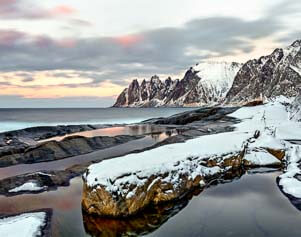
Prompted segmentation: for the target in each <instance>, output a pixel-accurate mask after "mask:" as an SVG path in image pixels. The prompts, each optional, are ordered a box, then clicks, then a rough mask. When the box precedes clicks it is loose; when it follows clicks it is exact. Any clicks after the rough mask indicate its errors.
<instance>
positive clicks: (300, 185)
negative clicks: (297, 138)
mask: <svg viewBox="0 0 301 237" xmlns="http://www.w3.org/2000/svg"><path fill="white" fill-rule="evenodd" d="M290 148H291V149H290V154H289V156H288V160H287V162H288V165H287V168H286V171H285V172H284V174H282V175H280V176H279V178H280V181H279V185H280V186H281V187H282V188H283V191H284V192H285V193H287V194H290V195H292V196H294V197H296V198H301V182H300V181H299V180H298V179H296V178H295V177H296V175H301V170H300V168H299V167H298V166H299V164H300V162H301V156H300V155H301V154H300V151H301V146H299V145H291V147H290Z"/></svg>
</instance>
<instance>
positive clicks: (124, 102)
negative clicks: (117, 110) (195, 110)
mask: <svg viewBox="0 0 301 237" xmlns="http://www.w3.org/2000/svg"><path fill="white" fill-rule="evenodd" d="M241 66H242V65H241V64H239V63H226V62H202V63H199V64H197V65H195V66H194V67H191V68H190V69H189V70H187V71H186V73H185V75H184V77H183V79H182V80H178V79H177V80H172V79H171V78H167V79H166V80H165V81H161V80H160V79H159V77H158V76H153V77H152V78H151V79H150V80H149V81H146V80H143V81H142V82H141V83H139V82H138V81H137V80H133V81H132V83H131V84H130V85H129V87H128V88H126V89H125V90H124V91H123V92H122V93H121V94H120V95H119V97H118V98H117V101H116V103H115V104H114V107H159V106H170V107H172V106H175V107H176V106H201V105H208V104H211V105H212V104H218V103H220V102H222V101H223V99H224V97H225V95H226V93H227V92H228V90H229V89H230V88H231V86H232V83H233V80H234V77H235V75H236V73H237V72H238V70H239V69H240V67H241Z"/></svg>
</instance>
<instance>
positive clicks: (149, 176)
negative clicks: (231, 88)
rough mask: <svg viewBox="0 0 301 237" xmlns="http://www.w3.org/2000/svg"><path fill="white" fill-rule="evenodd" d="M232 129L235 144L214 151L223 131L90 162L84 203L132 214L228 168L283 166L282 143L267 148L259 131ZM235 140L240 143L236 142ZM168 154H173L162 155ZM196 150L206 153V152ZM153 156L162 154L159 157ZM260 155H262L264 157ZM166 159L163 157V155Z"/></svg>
mask: <svg viewBox="0 0 301 237" xmlns="http://www.w3.org/2000/svg"><path fill="white" fill-rule="evenodd" d="M234 134H235V133H233V135H232V134H231V133H225V136H226V137H223V139H225V140H227V139H233V141H234V142H233V143H230V140H229V147H231V146H233V149H232V148H230V149H229V147H225V148H223V149H221V151H216V152H215V151H214V147H215V146H214V144H213V142H216V144H218V140H219V139H220V138H221V136H220V135H217V136H215V135H212V137H211V136H210V144H211V145H208V144H209V143H207V142H208V141H206V139H208V137H201V138H200V141H199V142H197V141H195V139H194V140H190V141H188V142H186V143H185V144H183V145H181V144H177V145H176V146H178V147H177V150H173V147H172V145H169V146H163V147H159V148H158V149H155V150H151V151H149V152H148V153H147V154H145V156H146V157H139V154H136V155H134V156H133V155H132V156H128V157H123V158H120V159H117V160H112V161H104V162H101V163H99V164H95V165H92V166H90V167H89V168H88V170H87V172H86V173H85V175H84V176H83V180H84V187H83V197H82V207H83V209H84V210H85V211H86V212H87V213H89V214H97V215H100V216H109V217H126V216H131V215H134V214H136V213H137V212H139V211H141V210H143V209H144V208H146V207H147V206H149V205H157V204H159V203H162V202H167V201H171V200H176V199H179V198H181V197H183V196H185V195H186V194H187V193H189V192H190V191H191V190H193V189H194V188H196V187H200V186H204V185H206V184H207V183H209V182H210V180H212V179H214V178H217V177H222V176H223V174H225V173H226V171H228V170H229V169H241V168H242V167H257V166H278V167H279V166H281V160H282V159H283V154H284V153H285V150H284V149H281V148H272V150H269V149H267V148H265V147H264V146H261V145H260V144H261V143H260V139H261V135H260V133H259V132H255V134H254V136H252V137H250V138H247V136H246V134H244V135H243V137H240V136H241V135H239V136H237V135H234ZM222 136H224V135H222ZM235 136H237V138H235ZM227 137H228V138H227ZM245 138H247V139H246V140H245ZM211 139H212V140H211ZM237 139H238V140H237ZM257 139H259V140H258V141H259V142H258V141H257ZM237 142H239V143H240V144H241V145H238V144H236V143H237ZM190 143H191V144H190ZM257 143H258V144H257ZM196 144H199V147H198V149H199V150H200V151H196V152H192V151H191V149H193V147H195V146H196ZM208 146H212V150H211V148H208V149H209V150H208V151H207V150H206V148H207V147H208ZM239 147H240V148H239ZM281 147H282V146H281ZM182 150H186V152H185V151H183V152H182V153H183V154H182V156H184V153H186V154H187V157H186V158H185V156H184V157H182V159H181V151H182ZM217 150H218V149H217ZM168 152H169V153H171V154H168ZM173 153H180V154H177V155H176V154H173ZM164 154H165V156H168V157H170V158H171V160H170V161H169V158H166V157H164ZM172 154H173V155H172ZM197 154H203V157H202V155H197ZM210 154H211V155H210ZM143 155H144V154H142V156H143ZM148 155H150V156H151V157H152V159H153V161H150V162H151V163H149V164H148V163H141V165H140V164H139V163H140V162H142V161H141V160H145V159H147V158H149V159H150V157H148ZM138 157H139V159H138ZM155 157H160V158H159V160H158V161H156V159H155ZM261 157H264V158H262V159H263V161H262V159H261ZM164 159H165V160H166V161H165V162H164V161H162V160H164ZM129 162H133V163H132V164H131V163H129ZM144 162H146V161H144ZM152 162H154V164H153V163H152ZM157 162H159V163H157ZM161 162H163V163H162V164H161ZM125 163H127V165H128V166H129V167H132V170H131V171H130V169H129V168H123V167H122V166H123V165H125ZM159 164H160V165H159ZM143 166H147V167H143ZM152 166H153V167H152ZM107 167H112V168H113V169H115V167H116V170H114V171H111V172H107V171H105V170H106V169H107ZM117 167H118V168H117ZM127 170H129V171H127ZM107 173H108V174H107Z"/></svg>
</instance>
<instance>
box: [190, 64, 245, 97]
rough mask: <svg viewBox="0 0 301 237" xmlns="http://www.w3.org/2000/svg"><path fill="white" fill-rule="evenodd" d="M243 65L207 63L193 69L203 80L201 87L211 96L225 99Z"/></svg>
mask: <svg viewBox="0 0 301 237" xmlns="http://www.w3.org/2000/svg"><path fill="white" fill-rule="evenodd" d="M241 67H242V64H238V63H228V62H210V61H205V62H201V63H199V64H197V65H196V66H195V67H193V70H195V71H198V74H197V75H198V76H199V77H200V78H202V80H201V81H200V83H199V87H202V88H204V90H205V91H207V93H208V97H209V96H213V97H215V98H216V99H220V98H224V97H225V96H226V94H227V92H228V91H229V90H230V88H231V86H232V84H233V81H234V78H235V76H236V74H237V72H238V71H239V70H240V68H241Z"/></svg>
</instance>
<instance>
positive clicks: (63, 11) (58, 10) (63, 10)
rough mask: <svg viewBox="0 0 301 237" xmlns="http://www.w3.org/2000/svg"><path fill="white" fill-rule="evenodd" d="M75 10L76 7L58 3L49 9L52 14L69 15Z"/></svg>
mask: <svg viewBox="0 0 301 237" xmlns="http://www.w3.org/2000/svg"><path fill="white" fill-rule="evenodd" d="M75 12H76V9H74V8H72V7H70V6H67V5H59V6H56V7H55V8H53V9H52V10H51V13H52V14H53V15H71V14H74V13H75Z"/></svg>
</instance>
